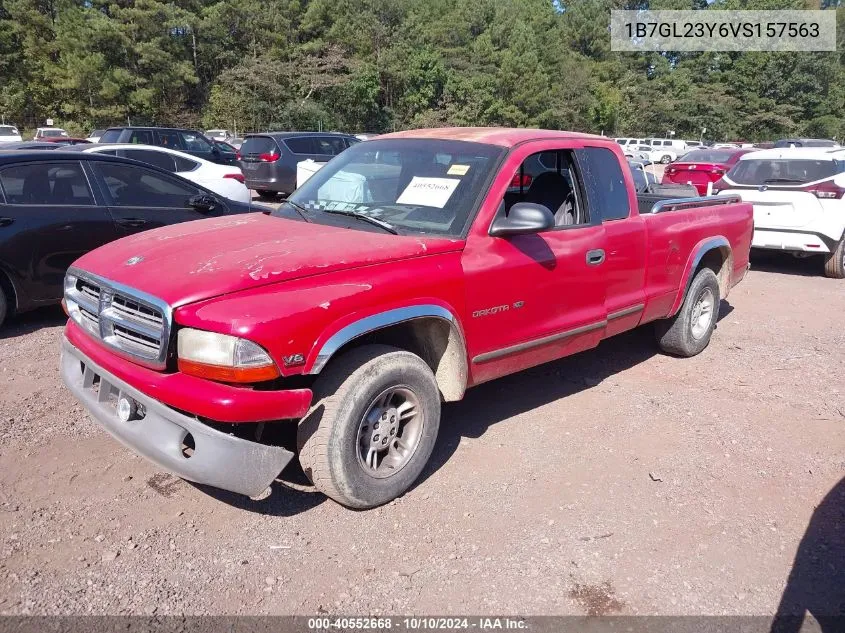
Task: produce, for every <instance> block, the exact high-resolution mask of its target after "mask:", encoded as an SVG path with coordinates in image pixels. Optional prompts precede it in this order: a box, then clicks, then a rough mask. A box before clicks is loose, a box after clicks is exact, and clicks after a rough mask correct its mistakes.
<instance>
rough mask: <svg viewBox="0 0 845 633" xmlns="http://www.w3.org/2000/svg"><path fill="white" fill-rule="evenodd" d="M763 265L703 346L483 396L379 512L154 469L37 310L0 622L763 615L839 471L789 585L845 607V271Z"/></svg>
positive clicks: (7, 357)
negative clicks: (237, 491) (72, 385)
mask: <svg viewBox="0 0 845 633" xmlns="http://www.w3.org/2000/svg"><path fill="white" fill-rule="evenodd" d="M754 261H755V269H754V270H753V271H752V272H751V273H750V274H749V276H748V277H747V279H746V281H745V282H743V283H742V284H741V285H740V286H738V287H737V288H736V289H735V291H734V293H733V294H732V295H731V296H730V298H729V300H728V302H725V303H723V305H722V318H721V320H720V322H719V325H718V329H717V331H716V334H715V335H714V340H713V343H712V345H711V346H710V347H709V349H707V350H706V351H705V352H704V353H703V354H701V355H700V356H698V357H696V358H693V359H689V360H679V359H675V358H669V357H666V356H661V355H659V354H657V353H656V350H655V346H654V344H653V341H652V337H651V331H650V330H649V329H648V328H643V329H642V330H641V331H637V332H633V333H630V334H628V335H624V336H622V337H619V338H616V339H613V340H611V341H608V342H605V343H604V344H603V345H601V347H600V348H599V349H597V350H594V351H591V352H587V353H584V354H581V355H579V356H576V357H573V358H570V359H566V360H563V361H560V362H556V363H552V364H549V365H545V366H542V367H538V368H535V369H533V370H531V371H527V372H524V373H522V374H519V375H516V376H513V377H510V378H506V379H503V380H500V381H497V382H495V383H491V384H488V385H485V386H482V387H480V388H478V389H476V390H473V391H471V392H470V393H469V394H468V396H467V398H466V400H465V401H463V402H461V403H456V404H450V405H447V406H446V407H445V409H444V420H443V423H442V428H441V437H440V438H439V442H438V445H437V448H436V449H435V454H434V457H433V461H432V463H431V465H430V467H429V468H428V470H427V471H426V472H425V474H424V477H423V478H422V480H421V481H420V482H419V483H418V484H417V485H416V486H415V487H414V488H413V489H412V490H411V491H410V492H409V493H408V494H406V495H405V496H404V497H402V498H401V499H399V500H398V501H396V502H394V503H392V504H390V505H388V506H385V507H383V508H380V509H378V510H373V511H368V512H353V511H350V510H346V509H344V508H342V507H340V506H338V505H336V504H334V503H332V502H327V501H326V500H325V499H324V498H323V497H321V496H319V495H316V494H311V493H306V492H296V491H292V490H289V489H284V488H281V487H278V488H277V489H275V490H274V492H273V494H272V495H271V496H270V497H269V498H268V499H265V500H263V501H259V502H251V501H249V500H246V499H242V498H238V497H236V496H234V495H228V494H224V493H219V492H214V491H211V490H208V489H200V488H198V487H196V486H193V485H191V484H188V483H186V482H183V481H181V480H179V479H176V478H173V477H171V476H169V475H167V474H166V473H163V472H160V471H158V470H157V469H156V468H155V467H154V466H152V465H151V464H150V463H148V462H147V461H145V460H143V459H141V458H139V457H136V456H134V455H133V454H131V453H130V452H129V451H127V450H125V449H124V448H122V447H120V446H119V445H118V444H117V443H116V442H115V441H113V440H111V439H110V438H109V437H107V436H106V435H105V434H104V433H103V432H101V431H100V430H99V429H98V428H97V427H96V426H95V425H94V424H93V423H92V422H90V421H89V420H88V418H87V417H86V415H85V414H84V413H83V412H82V410H81V409H80V407H79V406H77V405H76V404H75V402H74V401H73V400H72V399H71V398H70V396H69V394H68V393H67V392H66V391H65V389H64V388H63V387H62V385H61V383H60V380H59V376H58V371H57V362H58V348H59V340H60V336H61V330H62V323H63V318H62V314H61V312H60V311H59V310H44V311H41V312H38V313H35V314H30V315H26V316H25V317H22V318H20V319H18V320H16V321H15V322H14V323H13V324H12V326H11V327H10V328H7V329H5V330H4V331H3V332H2V333H0V359H2V360H0V364H2V378H0V385H2V388H0V613H2V614H28V613H143V614H165V613H189V614H191V613H274V614H287V613H301V614H315V613H318V612H324V611H329V612H334V613H337V612H341V613H347V614H353V613H355V614H378V613H410V612H415V613H429V614H450V613H467V612H470V613H491V612H495V613H517V614H564V613H565V614H584V613H590V614H596V613H625V614H771V613H773V612H774V610H775V609H776V607H777V605H778V601H779V600H780V598H781V594H782V592H783V590H784V586H785V583H786V581H787V578H788V576H789V574H790V570H791V569H792V566H793V559H794V558H795V556H796V551H798V548H799V543H800V542H801V540H802V537H803V536H804V534H805V530H807V527H808V523H809V522H810V520H811V517H812V516H813V513H814V509H815V508H816V506H819V504H820V503H821V502H822V499H823V498H824V497H825V495H828V493H829V492H830V491H831V490H832V489H833V488H834V487H835V486H837V485H838V488H837V489H836V491H834V492H833V493H831V495H830V496H829V497H828V499H827V500H826V501H825V503H824V504H822V505H821V506H819V509H818V511H817V512H816V514H815V519H814V521H813V524H812V526H813V527H812V529H811V530H810V532H809V533H808V536H807V539H806V540H805V543H804V547H803V548H802V550H801V554H800V556H799V559H800V563H799V564H800V565H801V566H802V567H801V574H802V579H803V580H801V583H804V584H803V585H802V584H801V583H799V584H798V585H795V587H794V588H797V589H798V590H799V593H800V590H801V589H802V588H803V589H806V587H807V586H806V583H807V582H808V581H813V582H818V583H820V584H819V585H817V589H818V590H817V591H813V592H812V593H813V596H814V599H816V600H817V601H818V600H822V601H823V600H825V599H826V598H825V595H826V594H825V591H827V592H828V594H829V595H830V596H834V595H835V594H836V593H837V592H839V595H840V598H839V599H841V592H842V591H843V587H845V583H843V578H842V570H841V568H840V569H837V568H836V567H835V566H834V565H833V564H832V561H837V560H838V564H839V565H840V567H841V562H842V560H843V554H844V553H845V546H843V544H842V543H843V542H842V540H840V541H838V542H837V541H835V538H837V537H836V534H835V533H834V532H835V530H837V529H838V530H839V531H840V532H839V535H840V536H839V537H838V538H840V539H841V530H842V526H843V525H845V520H843V516H842V514H843V507H845V486H843V485H842V483H841V482H842V481H843V476H845V382H843V379H842V376H843V375H845V356H843V353H842V350H843V348H845V330H843V326H842V315H843V314H845V283H843V282H836V281H833V280H829V279H825V278H823V277H821V276H819V275H818V274H817V273H818V270H819V266H818V264H817V262H809V261H796V260H792V259H791V258H787V259H780V258H776V259H767V260H762V261H761V260H760V259H759V258H758V259H755V260H754ZM837 521H838V523H837ZM837 526H838V527H837ZM837 543H838V544H837ZM822 545H823V546H825V547H827V550H826V551H821V556H820V557H818V558H815V555H816V554H817V553H818V550H817V548H818V547H820V546H822ZM837 548H839V549H837ZM837 574H838V575H837ZM831 589H832V593H831Z"/></svg>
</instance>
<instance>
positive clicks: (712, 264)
mask: <svg viewBox="0 0 845 633" xmlns="http://www.w3.org/2000/svg"><path fill="white" fill-rule="evenodd" d="M732 261H733V256H732V255H731V251H730V249H729V248H728V247H727V246H719V247H717V248H711V249H710V250H709V251H707V252H706V253H705V254H704V257H702V258H701V261H699V262H698V266H696V268H695V270H694V271H693V272H692V276H691V277H690V279H692V278H693V277H695V275H697V274H698V271H699V270H701V269H702V268H709V269H710V270H712V271H713V272H714V273H715V275H716V279H718V280H719V296H720V297H721V298H722V299H724V298H725V297H727V296H728V291H729V290H730V289H731V268H732V264H731V262H732Z"/></svg>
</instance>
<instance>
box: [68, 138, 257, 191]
mask: <svg viewBox="0 0 845 633" xmlns="http://www.w3.org/2000/svg"><path fill="white" fill-rule="evenodd" d="M79 147H80V148H82V149H81V151H83V152H86V153H96V154H109V155H111V156H122V157H124V158H131V159H132V160H139V161H141V162H142V163H148V164H150V165H155V166H156V167H161V168H162V169H166V170H167V171H169V172H172V173H174V174H176V175H177V176H182V178H185V179H187V180H190V181H191V182H195V183H197V184H198V185H202V186H203V187H205V188H206V189H210V190H211V191H213V192H214V193H216V194H219V195H221V196H223V197H224V198H228V199H229V200H235V201H237V202H243V203H245V204H249V202H250V200H252V196H251V195H250V192H249V189H247V188H246V185H245V184H244V175H243V172H241V170H240V169H239V168H237V167H232V166H230V165H218V164H217V163H212V162H211V161H207V160H203V159H202V158H197V157H196V156H191V155H190V154H185V153H183V152H177V151H176V150H172V149H168V148H166V147H156V146H155V145H137V144H133V143H127V144H109V145H94V146H92V147H86V146H79Z"/></svg>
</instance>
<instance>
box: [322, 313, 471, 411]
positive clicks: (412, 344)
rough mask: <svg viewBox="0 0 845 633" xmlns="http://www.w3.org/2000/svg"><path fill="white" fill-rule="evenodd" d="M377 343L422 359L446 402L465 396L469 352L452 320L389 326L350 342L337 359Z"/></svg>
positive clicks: (414, 320) (410, 321) (416, 320)
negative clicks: (467, 353) (354, 349)
mask: <svg viewBox="0 0 845 633" xmlns="http://www.w3.org/2000/svg"><path fill="white" fill-rule="evenodd" d="M373 343H381V344H383V345H391V346H393V347H398V348H399V349H403V350H405V351H408V352H411V353H412V354H416V355H417V356H419V357H420V358H422V359H423V360H424V361H425V362H426V364H427V365H428V366H429V367H431V371H433V372H434V377H435V378H436V380H437V386H438V388H439V389H440V395H441V397H442V398H443V400H444V401H446V402H453V401H455V400H460V399H461V398H463V397H464V392H465V391H466V386H467V371H468V370H467V356H466V349H465V348H464V342H463V337H462V336H461V334H460V332H459V331H458V328H457V327H455V325H453V324H452V323H450V322H449V321H447V320H445V319H441V318H438V317H421V318H418V319H411V320H409V321H403V322H402V323H396V324H395V325H389V326H387V327H384V328H381V329H378V330H375V331H373V332H369V333H367V334H365V335H363V336H359V337H358V338H356V339H353V340H352V341H349V342H348V343H347V344H346V345H344V346H343V347H341V348H340V349H339V350H337V352H336V353H335V356H338V355H340V354H342V353H344V352H346V351H349V350H350V349H352V348H355V347H360V346H361V345H369V344H373Z"/></svg>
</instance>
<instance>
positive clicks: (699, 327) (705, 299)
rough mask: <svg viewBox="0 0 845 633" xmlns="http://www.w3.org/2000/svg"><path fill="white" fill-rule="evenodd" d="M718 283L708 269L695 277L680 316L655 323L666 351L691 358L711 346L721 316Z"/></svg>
mask: <svg viewBox="0 0 845 633" xmlns="http://www.w3.org/2000/svg"><path fill="white" fill-rule="evenodd" d="M719 302H720V298H719V280H718V279H716V274H715V273H714V272H713V271H712V270H710V269H709V268H702V269H701V270H700V271H698V273H697V274H696V276H695V277H694V278H693V280H692V283H691V284H690V286H689V290H688V291H687V296H686V297H685V298H684V303H683V305H682V306H681V309H680V310H678V313H677V314H676V315H675V316H674V317H671V318H669V319H663V320H662V321H658V322H657V323H656V324H655V333H656V334H657V343H658V345H659V346H660V349H662V350H663V351H664V352H666V353H668V354H673V355H675V356H682V357H690V356H695V355H696V354H698V353H700V352H702V351H703V350H704V348H705V347H707V345H708V344H709V343H710V337H711V336H712V334H713V330H714V329H715V328H716V317H717V315H718V314H719Z"/></svg>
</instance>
